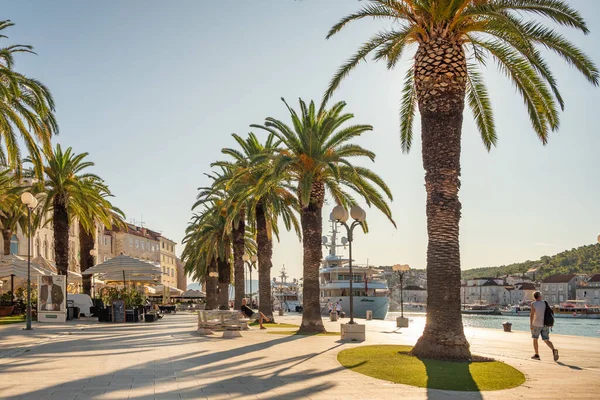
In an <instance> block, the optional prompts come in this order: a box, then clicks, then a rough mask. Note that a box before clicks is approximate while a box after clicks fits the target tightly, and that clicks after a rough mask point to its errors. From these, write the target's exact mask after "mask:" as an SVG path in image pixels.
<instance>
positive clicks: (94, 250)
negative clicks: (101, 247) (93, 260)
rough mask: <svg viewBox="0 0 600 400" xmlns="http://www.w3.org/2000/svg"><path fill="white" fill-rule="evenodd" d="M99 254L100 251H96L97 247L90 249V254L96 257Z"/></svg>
mask: <svg viewBox="0 0 600 400" xmlns="http://www.w3.org/2000/svg"><path fill="white" fill-rule="evenodd" d="M97 255H98V252H97V251H96V249H91V250H90V256H93V257H96V256H97Z"/></svg>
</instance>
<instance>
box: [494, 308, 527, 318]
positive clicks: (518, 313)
mask: <svg viewBox="0 0 600 400" xmlns="http://www.w3.org/2000/svg"><path fill="white" fill-rule="evenodd" d="M500 313H501V314H502V315H507V316H513V317H528V316H529V314H531V307H529V306H525V305H523V306H519V305H514V306H509V307H507V308H501V309H500Z"/></svg>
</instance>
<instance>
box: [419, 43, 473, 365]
mask: <svg viewBox="0 0 600 400" xmlns="http://www.w3.org/2000/svg"><path fill="white" fill-rule="evenodd" d="M440 57H441V61H440ZM436 60H437V61H440V62H438V63H437V64H438V65H437V66H435V61H436ZM432 67H433V68H432ZM465 77H466V63H465V56H464V52H463V50H462V47H461V45H460V43H451V42H447V41H445V40H443V39H437V40H432V41H431V42H429V43H425V44H422V45H421V46H420V47H419V49H418V51H417V55H416V61H415V84H416V89H417V100H418V104H419V110H420V112H421V126H422V128H421V136H422V155H423V167H424V168H425V189H426V191H427V233H428V238H429V243H428V247H427V322H426V325H425V330H424V332H423V336H421V338H419V340H418V341H417V344H416V345H415V347H414V349H413V351H412V353H413V355H416V356H419V357H424V358H435V359H448V360H468V359H470V358H471V353H470V350H469V343H468V342H467V340H466V338H465V334H464V330H463V325H462V316H461V313H460V247H459V235H458V234H459V221H460V210H461V204H460V201H459V199H458V190H459V187H460V150H461V146H460V145H461V143H460V141H461V133H462V119H463V110H464V97H465V79H466V78H465Z"/></svg>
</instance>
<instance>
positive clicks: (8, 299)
mask: <svg viewBox="0 0 600 400" xmlns="http://www.w3.org/2000/svg"><path fill="white" fill-rule="evenodd" d="M14 308H15V306H14V304H13V299H12V293H10V292H8V293H4V294H3V295H1V296H0V317H8V316H9V315H12V312H13V309H14Z"/></svg>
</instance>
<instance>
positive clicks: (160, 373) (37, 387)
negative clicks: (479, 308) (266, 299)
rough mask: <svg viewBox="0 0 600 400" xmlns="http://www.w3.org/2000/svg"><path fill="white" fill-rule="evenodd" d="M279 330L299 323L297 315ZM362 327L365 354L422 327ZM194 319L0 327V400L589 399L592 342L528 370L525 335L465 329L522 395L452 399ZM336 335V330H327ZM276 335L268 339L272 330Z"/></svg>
mask: <svg viewBox="0 0 600 400" xmlns="http://www.w3.org/2000/svg"><path fill="white" fill-rule="evenodd" d="M278 321H279V322H289V323H296V324H298V323H299V322H300V317H299V316H298V315H290V316H285V317H279V318H278ZM359 322H361V323H366V324H367V342H365V343H364V344H378V343H387V344H413V343H414V342H415V341H416V339H417V338H418V336H419V335H420V332H421V330H422V326H416V325H415V326H411V327H410V328H408V329H402V330H396V329H395V326H394V323H393V322H390V321H362V320H359ZM195 325H196V317H195V316H194V315H191V314H176V315H166V316H165V318H163V319H162V320H161V321H159V322H157V323H152V324H144V323H139V324H98V323H97V322H92V321H79V322H76V323H68V324H66V325H55V326H49V325H42V324H37V323H35V324H34V328H35V330H34V331H31V332H25V331H23V330H22V325H21V324H19V325H6V326H0V399H36V400H38V399H61V400H72V399H97V400H101V399H139V400H141V399H182V398H183V399H229V398H232V399H281V400H283V399H286V400H287V399H307V398H308V399H329V400H330V399H399V398H408V399H451V398H462V399H503V400H506V399H515V398H526V399H559V398H565V397H570V398H573V399H577V400H580V399H596V398H598V396H599V394H598V393H600V339H595V338H582V337H573V336H559V335H554V336H552V338H551V339H552V340H553V342H554V343H555V345H556V346H557V348H558V349H560V356H561V357H560V360H559V362H558V363H555V362H553V361H551V353H550V351H549V349H547V348H546V346H545V345H543V344H541V346H542V347H540V354H541V356H542V361H533V360H530V359H529V357H530V356H531V354H532V349H531V340H530V339H529V335H528V334H527V333H525V332H513V333H505V332H502V330H501V329H498V330H491V329H467V331H466V333H467V336H468V338H469V340H470V342H471V345H472V350H473V352H474V353H477V354H481V355H487V356H492V357H494V358H496V359H498V360H501V361H504V362H506V363H508V364H510V365H512V366H514V367H516V368H518V369H519V370H521V371H522V372H523V373H525V375H526V376H527V381H526V382H525V384H523V385H522V386H520V387H518V388H515V389H510V390H504V391H496V392H481V393H459V392H444V391H439V390H427V389H422V388H414V387H410V386H405V385H398V384H392V383H388V382H385V381H381V380H377V379H374V378H369V377H366V376H364V375H360V374H357V373H354V372H352V371H350V370H346V369H344V368H342V367H341V366H340V365H339V363H338V362H337V359H336V355H337V353H338V352H339V351H341V350H342V349H345V348H348V347H353V346H359V345H361V344H354V343H353V344H345V343H341V342H340V341H339V338H338V337H335V336H318V337H317V336H315V337H298V336H280V335H272V334H268V333H267V331H268V330H267V331H264V330H263V331H261V330H258V329H253V330H251V331H248V332H243V333H242V334H243V337H242V338H234V339H222V338H220V337H218V336H220V334H217V337H200V336H197V335H195V333H194V331H195ZM326 325H327V329H328V330H330V331H339V323H332V322H328V321H327V322H326ZM270 330H271V331H272V330H275V329H270Z"/></svg>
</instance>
